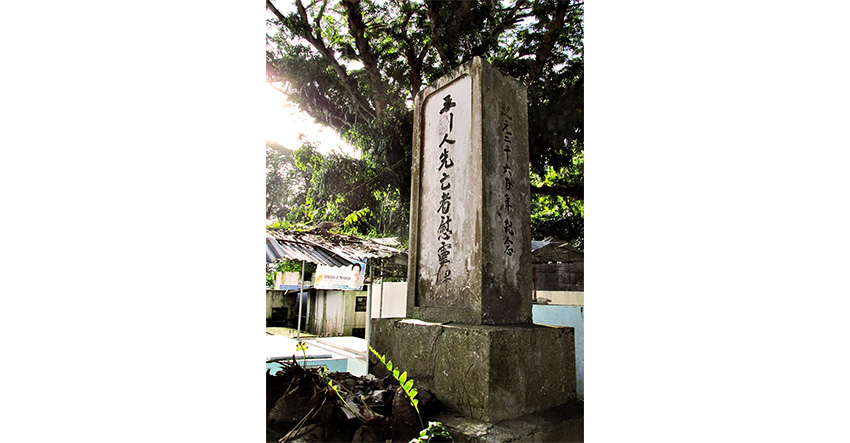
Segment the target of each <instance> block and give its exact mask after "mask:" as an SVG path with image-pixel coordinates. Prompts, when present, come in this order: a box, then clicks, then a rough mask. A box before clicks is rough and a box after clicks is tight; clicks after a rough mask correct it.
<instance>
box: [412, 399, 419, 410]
mask: <svg viewBox="0 0 850 443" xmlns="http://www.w3.org/2000/svg"><path fill="white" fill-rule="evenodd" d="M412 402H413V407H414V408H416V407H417V405H418V404H419V399H416V400H412Z"/></svg>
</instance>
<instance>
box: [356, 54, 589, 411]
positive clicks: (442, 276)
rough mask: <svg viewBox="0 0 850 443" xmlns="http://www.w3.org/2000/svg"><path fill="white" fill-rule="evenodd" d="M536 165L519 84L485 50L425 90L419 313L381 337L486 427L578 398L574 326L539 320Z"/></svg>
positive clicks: (420, 104) (415, 209)
mask: <svg viewBox="0 0 850 443" xmlns="http://www.w3.org/2000/svg"><path fill="white" fill-rule="evenodd" d="M528 167H529V166H528V117H527V99H526V88H525V86H524V85H522V84H521V83H519V82H518V81H516V80H514V79H511V78H509V77H506V76H504V75H502V74H501V73H500V72H498V71H497V70H496V69H495V68H493V67H492V66H490V65H489V64H487V63H486V62H483V61H482V60H481V59H480V58H478V57H476V58H474V59H473V60H472V61H470V62H468V63H466V64H464V65H463V66H460V67H459V68H457V69H455V70H453V71H452V72H450V73H448V74H447V75H446V76H444V77H442V78H441V79H439V80H437V81H436V82H435V83H434V84H433V85H431V86H429V87H428V88H426V89H425V90H424V91H422V92H420V93H419V94H418V95H417V97H416V101H415V119H414V133H413V168H412V186H411V209H410V250H409V268H408V279H407V288H408V294H407V316H408V317H409V318H407V319H376V320H374V321H373V323H372V334H371V343H370V344H371V345H372V347H374V348H375V349H377V350H378V351H380V352H385V353H386V354H387V356H388V358H389V359H390V360H392V361H393V362H394V363H395V365H396V366H398V367H401V368H403V369H405V370H407V371H408V374H409V376H410V377H412V378H414V379H415V380H417V382H416V383H418V384H422V385H425V386H427V387H428V388H430V389H432V390H433V391H434V392H435V393H436V395H437V398H439V399H440V401H442V402H443V403H444V404H446V405H447V406H449V407H450V408H452V409H454V410H456V411H459V412H461V413H464V414H466V415H469V416H470V417H474V418H476V419H479V420H483V421H487V422H495V421H499V420H503V419H507V418H513V417H518V416H521V415H525V414H529V413H532V412H536V411H539V410H543V409H547V408H550V407H553V406H558V405H561V404H564V403H566V402H568V401H570V400H571V399H572V398H574V397H575V389H576V378H575V355H574V352H575V348H574V338H573V329H572V328H564V327H547V326H540V325H534V324H532V320H531V299H532V295H531V291H532V282H531V234H530V231H529V225H530V201H531V198H530V185H529V181H528ZM376 372H380V368H378V369H377V370H376Z"/></svg>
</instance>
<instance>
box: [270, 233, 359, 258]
mask: <svg viewBox="0 0 850 443" xmlns="http://www.w3.org/2000/svg"><path fill="white" fill-rule="evenodd" d="M276 237H281V238H276ZM280 259H284V260H297V261H306V262H309V263H315V264H318V265H326V266H351V265H352V264H353V263H354V262H355V261H356V260H354V259H352V258H349V257H346V256H344V255H340V254H339V253H336V252H334V251H329V250H327V249H326V248H324V247H322V246H319V245H315V244H310V243H308V242H304V241H301V240H298V239H295V238H291V237H287V236H272V235H270V234H269V233H267V234H266V262H267V263H273V262H275V261H277V260H280Z"/></svg>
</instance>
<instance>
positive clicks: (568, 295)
mask: <svg viewBox="0 0 850 443" xmlns="http://www.w3.org/2000/svg"><path fill="white" fill-rule="evenodd" d="M541 297H542V298H548V299H549V300H552V301H550V302H549V304H550V305H565V306H584V291H540V290H538V291H537V298H541Z"/></svg>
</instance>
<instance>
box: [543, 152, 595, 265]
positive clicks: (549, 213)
mask: <svg viewBox="0 0 850 443" xmlns="http://www.w3.org/2000/svg"><path fill="white" fill-rule="evenodd" d="M576 151H577V153H576V155H574V156H573V158H572V161H571V163H570V165H569V168H562V169H556V168H553V167H546V168H544V169H543V170H542V171H541V173H540V174H538V173H537V172H534V171H532V172H531V176H530V178H531V185H532V186H533V187H538V188H541V189H543V188H545V189H559V188H560V189H564V188H583V186H584V185H583V176H584V152H583V150H579V149H578V148H577V149H576ZM577 192H578V191H577ZM580 192H582V193H583V189H581V190H580ZM531 236H532V238H535V239H542V238H545V237H549V236H552V237H556V238H559V239H562V240H568V241H571V242H573V243H574V244H575V245H576V246H578V247H579V248H583V247H584V200H579V199H575V198H570V197H567V196H563V195H557V194H550V195H547V194H535V195H532V197H531Z"/></svg>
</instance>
